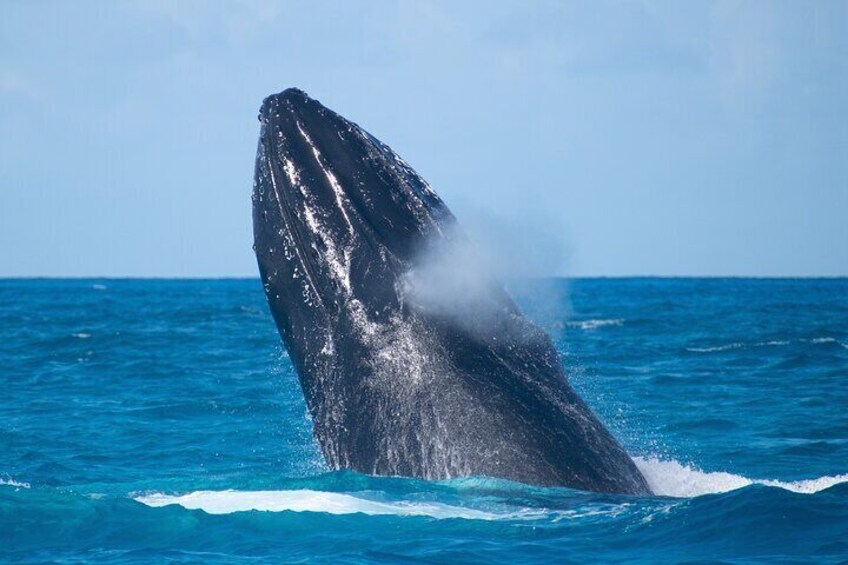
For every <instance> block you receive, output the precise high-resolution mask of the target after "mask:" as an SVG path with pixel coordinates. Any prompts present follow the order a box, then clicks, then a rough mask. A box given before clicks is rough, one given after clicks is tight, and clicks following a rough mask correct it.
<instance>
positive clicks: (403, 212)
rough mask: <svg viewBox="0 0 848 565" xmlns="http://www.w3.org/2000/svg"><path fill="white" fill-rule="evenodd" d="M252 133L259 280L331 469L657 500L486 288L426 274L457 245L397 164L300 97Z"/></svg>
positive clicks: (420, 184) (368, 138)
mask: <svg viewBox="0 0 848 565" xmlns="http://www.w3.org/2000/svg"><path fill="white" fill-rule="evenodd" d="M259 120H260V122H261V132H260V137H259V145H258V150H257V156H256V172H255V180H254V185H253V195H252V198H253V226H254V239H255V245H254V247H255V250H256V257H257V260H258V263H259V272H260V276H261V280H262V283H263V285H264V288H265V292H266V295H267V298H268V304H269V306H270V309H271V312H272V314H273V317H274V321H275V322H276V325H277V328H278V330H279V332H280V335H281V336H282V339H283V342H284V344H285V347H286V349H287V350H288V352H289V355H290V358H291V360H292V363H293V364H294V367H295V369H296V371H297V373H298V376H299V379H300V383H301V386H302V389H303V393H304V396H305V398H306V404H307V406H308V409H309V412H310V414H311V416H312V420H313V425H314V428H313V433H314V436H315V438H316V440H317V442H318V444H319V445H320V447H321V451H322V453H323V455H324V457H325V459H326V461H327V464H328V465H329V466H330V467H331V468H333V469H353V470H356V471H359V472H362V473H368V474H374V475H398V476H409V477H419V478H423V479H433V480H438V479H446V478H452V477H463V476H470V475H483V476H490V477H499V478H504V479H510V480H515V481H520V482H523V483H529V484H535V485H551V486H554V485H555V486H567V487H573V488H578V489H583V490H592V491H599V492H610V493H627V494H644V493H649V492H650V490H649V488H648V485H647V483H646V482H645V479H644V478H643V477H642V475H641V474H640V473H639V471H638V469H637V468H636V466H635V465H634V463H633V462H632V460H631V459H630V457H629V456H628V455H627V453H625V451H624V450H623V448H622V447H621V446H620V445H619V443H618V442H617V441H616V440H615V439H614V438H613V436H612V435H611V434H610V433H609V431H607V429H606V428H605V427H604V426H603V424H601V422H600V421H599V420H598V418H597V417H596V416H595V415H594V414H593V413H592V411H591V410H590V409H589V407H588V406H587V405H586V404H585V403H584V402H583V400H582V399H581V398H580V397H579V396H578V395H577V394H576V393H575V392H574V390H573V389H572V388H571V386H570V385H569V384H568V381H567V379H566V377H565V374H564V372H563V369H562V365H561V362H560V358H559V355H558V353H557V351H556V349H555V348H554V346H553V344H552V342H551V340H550V338H549V337H548V335H547V334H546V333H545V332H544V331H542V330H541V329H540V328H539V327H537V326H536V325H534V324H533V323H531V322H530V321H529V320H528V319H527V318H525V317H524V316H523V315H522V314H521V312H520V311H519V309H518V308H517V307H516V305H515V304H514V303H513V302H512V300H511V299H510V298H509V296H508V295H507V293H506V292H505V290H504V289H503V287H502V286H500V285H499V284H498V282H497V281H496V280H494V279H493V278H489V277H486V276H485V275H482V276H483V280H482V283H481V282H480V281H479V280H476V279H475V283H474V284H473V285H471V287H472V289H471V290H470V291H469V292H467V293H456V292H452V293H451V292H442V290H441V289H440V287H439V284H440V280H441V279H443V278H444V277H440V276H439V275H438V273H436V274H435V276H428V275H427V273H426V269H427V268H428V265H429V263H431V262H432V259H433V257H436V258H438V257H439V254H440V253H449V252H450V249H451V246H453V245H455V244H457V243H458V242H459V243H462V242H464V241H465V236H464V235H463V234H462V233H461V231H460V230H459V229H458V226H457V223H456V220H455V218H454V216H453V215H452V214H451V212H450V210H448V208H447V206H446V205H445V204H444V203H443V202H442V200H441V199H440V198H439V197H438V196H437V195H436V193H435V192H434V191H433V190H432V189H431V188H430V186H429V185H428V184H427V183H426V182H425V181H424V179H422V178H421V177H420V176H419V175H418V174H417V173H416V172H415V171H414V170H413V169H412V168H411V167H410V166H409V165H407V164H406V162H404V161H403V159H401V158H400V157H399V156H398V155H396V154H395V153H394V151H392V149H390V148H389V147H388V146H387V145H385V144H384V143H382V142H381V141H379V140H378V139H376V138H375V137H374V136H372V135H371V134H369V133H368V132H366V131H365V130H364V129H362V128H361V127H359V126H358V125H356V124H355V123H353V122H351V121H348V120H347V119H345V118H343V117H342V116H340V115H338V114H336V113H335V112H333V111H331V110H329V109H328V108H326V107H324V106H323V105H322V104H321V103H319V102H318V101H316V100H314V99H312V98H310V97H309V96H307V95H306V94H305V93H304V92H303V91H301V90H297V89H288V90H285V91H283V92H281V93H279V94H275V95H272V96H269V97H268V98H266V99H265V101H264V102H263V104H262V108H261V110H260V113H259ZM431 275H432V274H431ZM456 294H459V296H448V295H456ZM443 298H444V299H443Z"/></svg>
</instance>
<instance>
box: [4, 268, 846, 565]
mask: <svg viewBox="0 0 848 565" xmlns="http://www.w3.org/2000/svg"><path fill="white" fill-rule="evenodd" d="M508 286H509V288H510V289H511V291H512V292H513V294H514V296H515V298H516V300H517V302H518V303H519V305H520V306H521V307H522V309H524V310H525V312H527V313H528V315H530V316H531V317H532V318H534V319H535V320H537V321H538V323H540V324H541V325H542V326H544V327H545V328H546V329H547V330H548V331H549V332H550V334H551V336H552V338H553V340H554V342H555V343H556V345H557V348H558V349H559V350H560V352H561V353H562V356H563V357H562V359H563V363H564V365H565V367H566V371H567V373H568V374H569V378H570V380H571V382H572V384H573V386H574V387H575V388H576V389H577V390H578V392H580V393H581V394H582V396H583V397H584V398H585V399H586V401H587V402H588V403H589V404H590V405H591V406H592V407H593V408H594V410H595V411H596V412H597V413H598V414H599V416H600V417H601V419H602V420H603V421H604V422H605V423H606V424H607V425H608V426H609V428H610V429H611V430H612V431H613V433H614V434H615V435H616V436H617V437H618V438H619V439H620V441H621V442H622V443H623V444H624V445H625V446H626V448H627V449H628V451H629V453H631V455H632V456H633V457H634V458H635V460H636V461H637V464H638V465H639V467H640V468H641V469H642V471H643V473H644V474H645V476H646V477H647V479H648V482H649V483H650V485H651V486H652V488H653V490H654V491H655V492H656V495H655V496H650V497H632V496H611V495H601V494H593V493H587V492H580V491H575V490H569V489H566V488H537V487H530V486H525V485H521V484H517V483H511V482H507V481H502V480H494V479H489V478H485V477H472V478H457V479H453V480H447V481H442V482H425V481H419V480H414V479H404V478H377V477H370V476H365V475H360V474H356V473H352V472H330V471H329V470H328V469H327V468H326V467H325V466H324V464H323V462H322V460H321V456H320V453H319V451H318V449H317V447H316V445H315V443H314V441H313V440H312V437H311V424H310V420H309V417H308V414H307V411H306V408H305V405H304V401H303V397H302V395H301V392H300V388H299V385H298V381H297V376H296V375H295V373H294V371H293V369H292V365H291V363H290V361H289V358H288V356H287V354H286V352H285V350H284V349H283V348H282V346H281V343H280V339H279V336H278V334H277V331H276V329H275V327H274V324H273V321H272V319H271V316H270V314H269V312H268V309H267V306H266V303H265V297H264V294H263V290H262V287H261V285H260V283H259V281H258V280H250V279H246V280H191V281H187V280H5V281H0V561H6V562H22V563H42V562H45V563H46V562H60V563H128V562H131V563H151V562H152V563H156V562H175V563H281V562H292V563H298V562H303V563H306V562H310V563H312V562H315V563H370V562H378V563H453V562H456V563H520V562H525V563H554V562H556V563H566V562H573V563H584V562H597V561H606V562H685V561H690V562H716V561H718V562H728V563H748V562H758V561H763V562H786V563H797V562H816V563H828V562H833V563H836V562H845V561H846V560H848V279H822V280H814V279H806V280H792V279H785V280H782V279H606V280H605V279H579V280H573V281H565V280H554V279H550V280H535V281H512V282H510V284H509V285H508Z"/></svg>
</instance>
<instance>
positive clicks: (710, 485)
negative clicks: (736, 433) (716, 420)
mask: <svg viewBox="0 0 848 565" xmlns="http://www.w3.org/2000/svg"><path fill="white" fill-rule="evenodd" d="M633 461H634V462H635V463H636V466H637V467H638V468H639V470H640V471H641V472H642V475H644V477H645V480H647V481H648V486H650V487H651V490H652V491H653V492H654V494H657V495H660V496H671V497H675V498H689V497H693V496H701V495H704V494H716V493H722V492H728V491H731V490H736V489H740V488H744V487H747V486H750V485H764V486H769V487H777V488H782V489H784V490H788V491H792V492H796V493H801V494H813V493H816V492H819V491H821V490H824V489H827V488H830V487H832V486H834V485H838V484H840V483H845V482H848V474H842V475H834V476H824V477H819V478H817V479H808V480H802V481H776V480H770V479H749V478H748V477H744V476H742V475H735V474H733V473H725V472H721V471H719V472H706V471H702V470H700V469H698V468H696V467H692V466H691V465H684V464H682V463H679V462H677V461H673V460H672V461H664V460H661V459H658V458H656V457H647V458H644V457H634V458H633Z"/></svg>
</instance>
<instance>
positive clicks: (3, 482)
mask: <svg viewBox="0 0 848 565" xmlns="http://www.w3.org/2000/svg"><path fill="white" fill-rule="evenodd" d="M0 486H3V487H15V488H29V483H22V482H20V481H16V480H15V479H12V478H8V479H4V478H2V477H0Z"/></svg>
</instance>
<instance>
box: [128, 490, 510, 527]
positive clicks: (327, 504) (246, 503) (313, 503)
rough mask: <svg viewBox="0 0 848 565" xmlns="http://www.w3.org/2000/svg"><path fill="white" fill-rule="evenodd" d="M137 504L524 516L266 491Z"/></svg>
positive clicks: (153, 497)
mask: <svg viewBox="0 0 848 565" xmlns="http://www.w3.org/2000/svg"><path fill="white" fill-rule="evenodd" d="M135 500H136V501H137V502H141V503H142V504H145V505H147V506H151V507H154V508H158V507H162V506H169V505H172V504H176V505H179V506H182V507H183V508H186V509H188V510H203V511H204V512H206V513H207V514H232V513H233V512H246V511H249V510H260V511H266V512H284V511H290V512H321V513H325V514H368V515H371V516H385V515H393V516H428V517H430V518H439V519H445V518H464V519H469V520H498V519H506V518H514V517H518V514H524V513H515V512H511V513H502V514H498V513H493V512H487V511H483V510H476V509H473V508H465V507H462V506H453V505H449V504H442V503H437V502H412V501H401V502H383V501H376V500H369V499H366V498H360V497H358V496H354V495H352V494H344V493H338V492H326V491H317V490H310V489H303V490H266V491H236V490H223V491H209V490H205V491H196V492H191V493H188V494H184V495H167V494H161V493H154V494H148V495H144V496H137V497H135Z"/></svg>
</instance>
